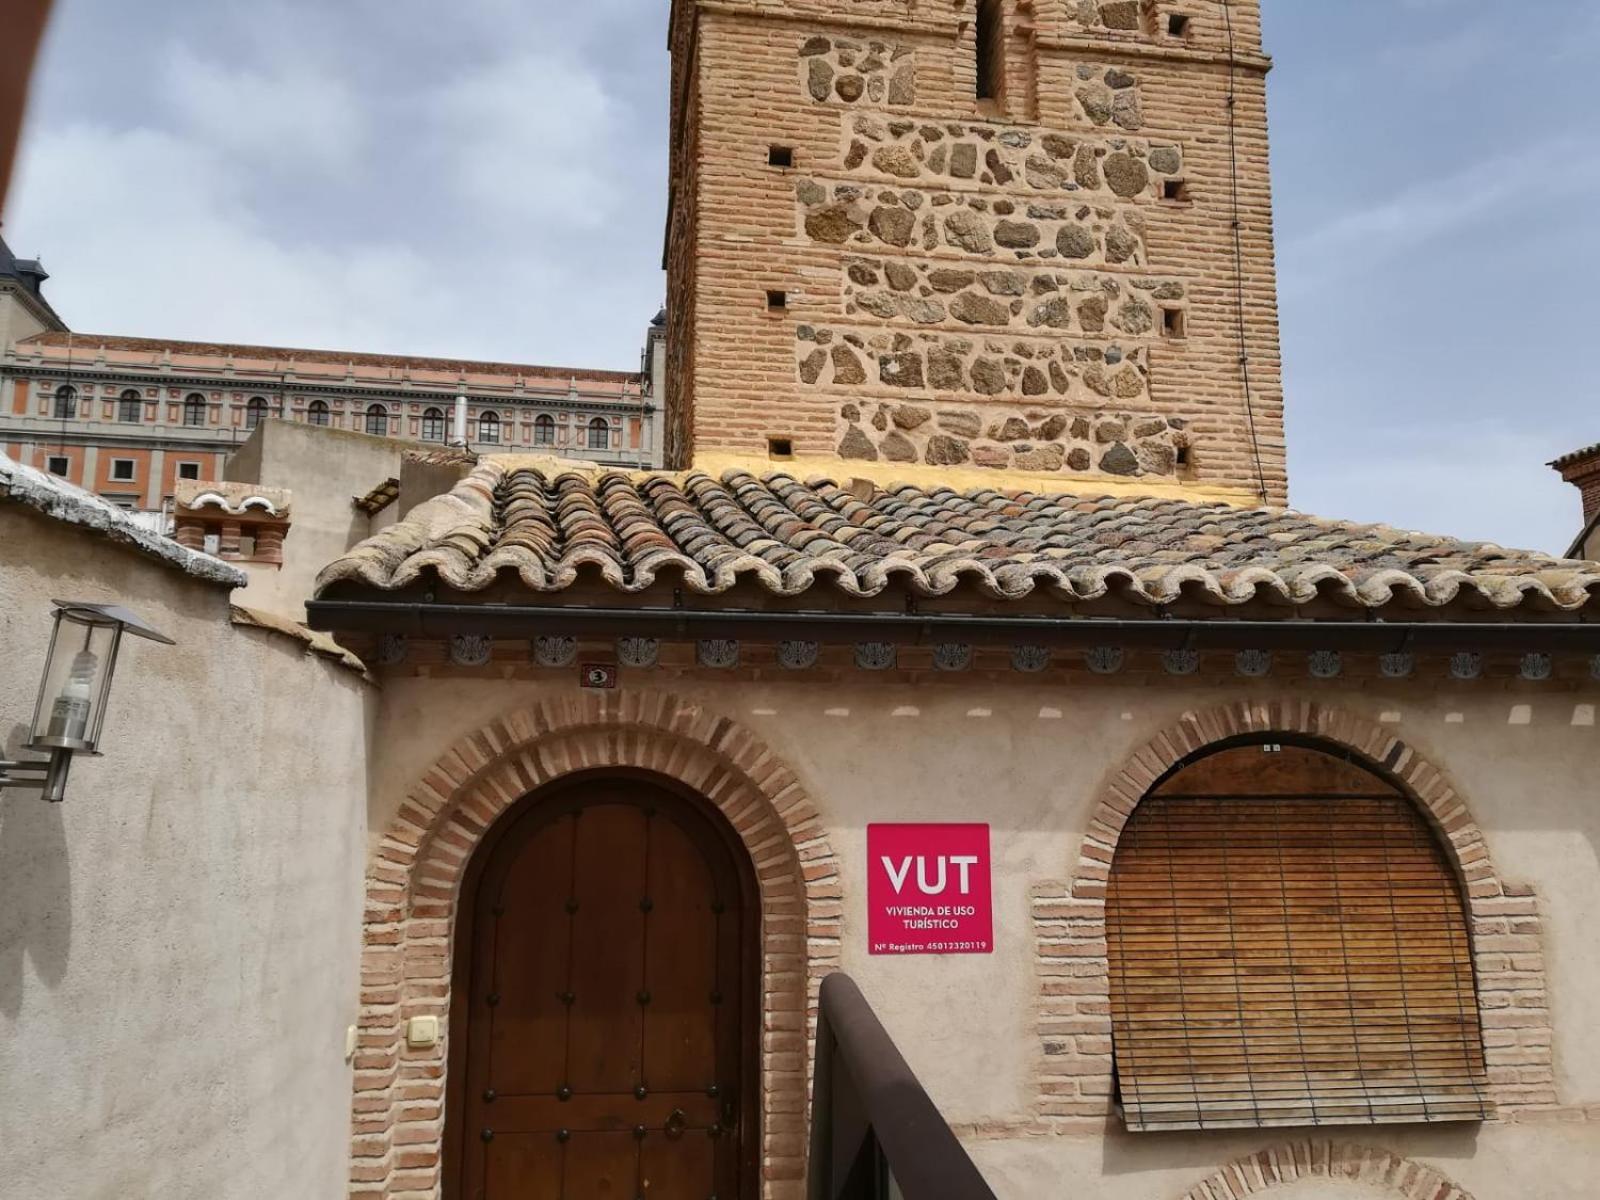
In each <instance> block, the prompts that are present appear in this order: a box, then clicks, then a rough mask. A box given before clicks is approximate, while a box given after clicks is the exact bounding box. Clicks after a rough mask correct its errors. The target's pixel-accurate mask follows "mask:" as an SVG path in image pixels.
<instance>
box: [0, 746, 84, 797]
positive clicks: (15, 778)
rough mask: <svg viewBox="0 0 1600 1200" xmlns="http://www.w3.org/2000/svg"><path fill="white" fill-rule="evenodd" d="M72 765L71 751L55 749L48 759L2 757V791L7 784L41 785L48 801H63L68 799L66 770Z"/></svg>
mask: <svg viewBox="0 0 1600 1200" xmlns="http://www.w3.org/2000/svg"><path fill="white" fill-rule="evenodd" d="M91 757H94V758H98V757H99V755H98V754H94V755H91ZM71 767H72V751H71V750H61V749H56V750H52V751H50V757H49V758H34V759H9V758H0V791H4V790H5V789H6V788H8V787H13V788H18V787H21V788H38V789H39V790H40V791H41V792H43V793H44V796H43V798H44V799H45V800H47V801H49V802H50V803H51V804H60V803H61V802H62V801H63V800H65V799H66V798H67V772H68V771H69V770H70V769H71Z"/></svg>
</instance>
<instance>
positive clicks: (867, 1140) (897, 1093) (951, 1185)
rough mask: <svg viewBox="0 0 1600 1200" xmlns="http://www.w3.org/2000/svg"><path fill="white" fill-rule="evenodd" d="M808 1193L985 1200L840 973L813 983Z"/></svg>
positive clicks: (828, 1199) (963, 1155)
mask: <svg viewBox="0 0 1600 1200" xmlns="http://www.w3.org/2000/svg"><path fill="white" fill-rule="evenodd" d="M813 1097H814V1098H813V1104H812V1116H811V1162H810V1170H809V1171H808V1172H807V1174H808V1176H809V1179H810V1183H809V1187H808V1193H807V1194H808V1197H809V1200H995V1195H994V1192H992V1191H991V1190H990V1189H989V1185H988V1184H987V1183H985V1182H984V1180H983V1176H982V1175H980V1174H979V1173H978V1168H977V1167H976V1166H975V1165H974V1164H973V1161H972V1159H971V1158H969V1157H968V1156H967V1152H966V1150H965V1149H964V1148H963V1147H962V1145H961V1143H960V1142H959V1141H958V1140H957V1139H956V1135H955V1134H954V1133H952V1132H951V1130H950V1126H949V1125H948V1124H946V1122H945V1119H944V1117H943V1116H941V1115H940V1113H939V1109H938V1107H937V1106H936V1105H935V1104H934V1103H933V1100H932V1099H931V1098H930V1097H929V1096H928V1093H927V1092H926V1091H925V1090H923V1087H922V1084H921V1083H919V1082H918V1081H917V1077H916V1075H915V1074H914V1073H913V1072H912V1070H911V1068H910V1067H909V1066H908V1065H907V1064H906V1060H905V1058H904V1057H902V1056H901V1054H900V1051H899V1048H898V1047H896V1046H895V1044H894V1039H893V1038H891V1037H890V1036H889V1032H888V1030H886V1029H884V1027H883V1023H882V1022H881V1021H879V1020H878V1016H877V1014H876V1013H875V1012H873V1011H872V1006H871V1005H870V1004H868V1003H867V998H866V997H865V996H863V995H862V994H861V989H860V988H858V987H857V986H856V984H855V981H854V980H852V979H851V978H850V977H849V976H847V975H830V976H829V977H828V978H827V979H824V980H823V981H822V998H821V1007H820V1011H819V1013H818V1017H817V1062H816V1078H815V1082H814V1090H813Z"/></svg>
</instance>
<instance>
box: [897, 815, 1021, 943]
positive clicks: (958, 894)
mask: <svg viewBox="0 0 1600 1200" xmlns="http://www.w3.org/2000/svg"><path fill="white" fill-rule="evenodd" d="M867 939H868V942H869V949H870V950H871V952H872V953H873V954H990V953H992V952H993V951H994V905H993V903H992V901H991V898H990V893H989V827H988V826H987V825H868V826H867Z"/></svg>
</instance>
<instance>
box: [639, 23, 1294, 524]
mask: <svg viewBox="0 0 1600 1200" xmlns="http://www.w3.org/2000/svg"><path fill="white" fill-rule="evenodd" d="M671 46H672V53H673V83H672V160H671V169H672V196H671V209H670V218H669V234H668V254H667V258H668V291H669V297H670V302H669V305H668V310H669V320H670V323H671V327H670V329H669V333H668V344H669V356H670V363H669V380H670V383H669V398H668V456H669V458H668V461H669V463H671V464H673V465H678V466H684V465H687V464H688V463H689V462H691V461H693V462H696V463H699V464H701V465H713V464H715V462H716V460H717V459H718V458H719V457H726V458H730V459H731V458H741V459H744V460H746V461H748V460H749V459H751V458H756V457H771V458H775V459H783V458H787V457H790V456H792V457H795V458H798V459H807V458H820V459H838V458H844V459H847V460H853V461H856V462H858V463H861V464H866V463H874V462H875V463H879V464H884V465H885V467H886V469H887V468H888V467H893V468H894V471H895V473H896V474H899V475H904V476H905V477H907V478H909V479H912V480H925V479H928V478H934V477H952V478H954V477H957V476H959V477H961V478H969V477H970V476H971V475H973V474H981V473H983V472H985V471H988V472H991V473H994V474H995V475H996V476H997V477H998V476H1000V475H1004V476H1007V477H1013V476H1018V477H1020V478H1019V479H1014V480H1012V482H1013V483H1014V484H1015V485H1017V486H1024V487H1033V488H1040V489H1043V488H1048V487H1050V486H1065V487H1073V486H1075V484H1074V480H1075V479H1076V480H1079V482H1078V483H1077V484H1076V486H1089V483H1090V481H1091V480H1092V481H1096V482H1101V483H1103V482H1105V481H1107V480H1110V479H1116V478H1119V477H1120V478H1122V479H1124V480H1127V481H1132V482H1142V483H1145V484H1149V483H1152V482H1158V481H1159V482H1165V483H1169V484H1170V483H1182V484H1185V485H1187V486H1189V487H1191V488H1196V487H1204V488H1207V489H1214V490H1218V491H1228V492H1237V493H1239V494H1240V496H1241V497H1249V496H1252V495H1253V496H1255V497H1257V498H1258V499H1259V498H1261V497H1265V498H1267V499H1270V500H1271V501H1273V502H1274V503H1282V502H1283V501H1284V500H1285V498H1286V487H1287V483H1286V477H1285V471H1284V444H1283V405H1282V391H1281V374H1280V365H1279V348H1278V331H1277V297H1276V285H1275V277H1274V267H1273V253H1272V210H1271V193H1270V187H1269V179H1268V166H1267V120H1266V88H1265V79H1266V72H1267V69H1268V67H1269V65H1270V64H1269V62H1268V60H1267V59H1266V58H1265V57H1263V55H1262V53H1261V27H1260V6H1259V0H1234V2H1232V3H1229V2H1228V0H676V3H675V4H674V6H673V15H672V33H671ZM862 469H863V470H866V469H867V468H866V467H865V466H864V465H863V468H862Z"/></svg>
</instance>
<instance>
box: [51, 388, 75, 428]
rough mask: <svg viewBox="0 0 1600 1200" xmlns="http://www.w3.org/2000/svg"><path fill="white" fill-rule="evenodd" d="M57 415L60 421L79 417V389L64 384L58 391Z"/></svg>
mask: <svg viewBox="0 0 1600 1200" xmlns="http://www.w3.org/2000/svg"><path fill="white" fill-rule="evenodd" d="M55 414H56V417H57V418H58V419H61V420H66V419H68V418H71V417H75V416H77V415H78V389H77V388H75V387H73V386H72V385H71V384H68V383H63V384H62V385H61V386H60V387H58V388H57V389H56V407H55Z"/></svg>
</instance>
